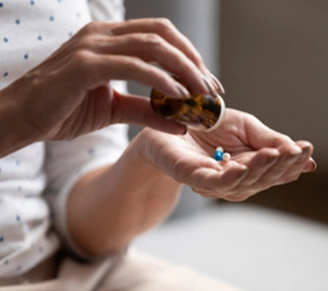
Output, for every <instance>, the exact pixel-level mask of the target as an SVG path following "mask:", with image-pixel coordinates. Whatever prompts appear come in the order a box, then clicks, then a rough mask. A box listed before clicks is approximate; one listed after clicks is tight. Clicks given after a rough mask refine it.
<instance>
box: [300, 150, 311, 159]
mask: <svg viewBox="0 0 328 291" xmlns="http://www.w3.org/2000/svg"><path fill="white" fill-rule="evenodd" d="M310 150H311V148H310V147H305V148H303V153H302V155H301V158H302V159H303V158H306V157H307V156H308V155H309V153H310Z"/></svg>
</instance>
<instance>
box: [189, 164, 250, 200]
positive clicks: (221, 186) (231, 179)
mask: <svg viewBox="0 0 328 291" xmlns="http://www.w3.org/2000/svg"><path fill="white" fill-rule="evenodd" d="M247 171H248V169H247V167H245V166H241V165H238V164H237V165H234V166H230V167H228V168H225V169H223V170H222V171H216V170H214V169H209V168H199V169H197V170H195V171H193V172H192V173H191V175H189V177H188V181H187V182H188V185H189V186H190V187H192V189H194V190H195V191H196V192H198V193H200V194H203V195H206V196H207V197H217V198H219V197H221V198H222V197H223V196H224V195H227V193H229V191H230V189H232V188H234V186H235V185H236V184H238V183H239V182H240V180H242V179H243V178H244V177H245V175H246V174H247Z"/></svg>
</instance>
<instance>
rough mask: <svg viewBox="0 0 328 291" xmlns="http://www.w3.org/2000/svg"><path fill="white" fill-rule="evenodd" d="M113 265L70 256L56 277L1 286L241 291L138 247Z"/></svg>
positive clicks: (38, 290) (54, 290)
mask: <svg viewBox="0 0 328 291" xmlns="http://www.w3.org/2000/svg"><path fill="white" fill-rule="evenodd" d="M111 264H112V263H111V262H110V261H104V262H101V263H98V264H93V265H86V264H80V263H77V262H75V261H73V260H71V259H68V258H67V259H65V260H64V261H63V263H62V265H61V267H60V270H59V273H58V276H57V278H56V279H54V280H49V281H45V282H42V283H34V284H23V285H15V286H6V287H0V291H187V290H188V291H241V290H240V289H238V288H236V287H232V286H230V285H227V284H225V283H222V282H220V281H218V280H215V279H212V278H209V277H206V276H204V275H201V274H199V273H196V272H194V271H193V270H191V269H189V268H187V267H184V266H178V265H173V264H170V263H168V262H166V261H164V260H162V259H158V258H155V257H153V256H151V255H147V254H143V253H140V252H137V251H135V250H133V251H129V252H128V253H127V255H126V256H125V257H124V258H123V259H122V261H121V262H120V263H119V264H117V266H116V267H115V268H114V269H112V270H110V265H111ZM109 270H110V272H109Z"/></svg>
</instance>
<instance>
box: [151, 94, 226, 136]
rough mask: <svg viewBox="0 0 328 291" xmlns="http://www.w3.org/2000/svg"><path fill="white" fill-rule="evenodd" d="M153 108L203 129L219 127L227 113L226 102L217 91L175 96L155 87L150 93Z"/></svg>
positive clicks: (165, 116) (167, 117)
mask: <svg viewBox="0 0 328 291" xmlns="http://www.w3.org/2000/svg"><path fill="white" fill-rule="evenodd" d="M150 100H151V101H150V103H151V106H152V108H153V110H154V111H155V112H156V113H157V114H159V115H161V116H163V117H164V118H166V119H169V120H173V121H176V122H179V123H182V124H184V125H186V126H187V127H190V128H194V129H197V130H201V131H210V130H213V129H215V128H217V127H218V126H219V125H220V123H221V122H222V120H223V118H224V114H225V103H224V100H223V99H222V97H221V96H220V95H219V94H217V93H214V92H213V93H211V94H208V95H194V94H190V96H189V97H184V98H179V99H177V98H174V97H170V96H167V95H165V94H163V93H161V92H160V91H159V90H157V89H156V88H153V89H152V90H151V93H150Z"/></svg>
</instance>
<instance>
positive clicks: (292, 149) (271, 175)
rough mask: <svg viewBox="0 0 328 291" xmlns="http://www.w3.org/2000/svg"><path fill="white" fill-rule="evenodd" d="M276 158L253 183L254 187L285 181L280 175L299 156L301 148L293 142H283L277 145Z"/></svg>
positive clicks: (262, 187) (265, 186)
mask: <svg viewBox="0 0 328 291" xmlns="http://www.w3.org/2000/svg"><path fill="white" fill-rule="evenodd" d="M278 150H279V152H280V155H279V158H278V160H277V161H276V162H275V163H274V164H273V165H272V166H271V167H270V168H269V169H268V170H267V171H266V172H265V174H263V175H262V177H259V179H258V181H257V182H256V183H255V184H254V187H259V188H260V189H266V188H267V186H273V185H279V184H283V183H285V182H284V181H283V180H281V177H282V175H283V174H284V173H286V172H287V171H288V170H289V169H290V167H291V166H293V165H294V164H295V162H296V161H298V159H299V158H300V156H301V154H302V150H301V148H300V147H298V146H297V145H294V144H284V145H282V146H281V147H279V149H278Z"/></svg>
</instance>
